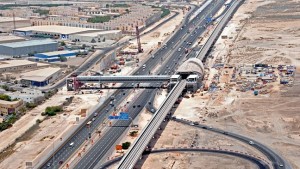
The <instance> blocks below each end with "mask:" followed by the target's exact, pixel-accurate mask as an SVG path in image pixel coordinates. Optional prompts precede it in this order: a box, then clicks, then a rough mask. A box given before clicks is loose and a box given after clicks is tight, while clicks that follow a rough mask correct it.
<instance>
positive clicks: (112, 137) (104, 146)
mask: <svg viewBox="0 0 300 169" xmlns="http://www.w3.org/2000/svg"><path fill="white" fill-rule="evenodd" d="M217 2H218V3H212V4H211V5H210V6H209V7H208V8H206V9H205V10H203V11H202V12H201V15H205V16H209V15H212V14H215V13H216V12H217V11H218V9H220V7H221V6H222V5H223V4H222V3H223V2H222V1H217ZM196 23H198V25H199V27H197V26H198V25H196ZM204 24H205V17H202V18H200V17H198V18H195V19H194V20H193V21H192V22H191V23H190V25H193V27H194V29H193V30H194V31H190V33H187V31H188V29H190V26H189V25H186V26H184V27H183V28H182V29H180V31H179V32H177V33H176V35H175V36H173V37H172V38H170V40H169V41H168V42H167V43H166V47H163V48H161V49H160V50H158V52H157V53H155V54H154V58H153V59H149V60H148V61H147V63H146V65H147V68H149V67H150V69H152V68H153V67H154V66H155V65H157V64H158V63H159V62H160V60H161V58H163V60H166V64H165V66H162V69H161V70H160V71H159V72H158V74H164V75H165V74H172V71H174V69H175V68H176V66H178V64H177V63H179V61H180V60H181V59H183V58H184V55H185V54H184V51H183V50H182V51H181V52H178V51H177V49H178V48H179V47H185V48H187V47H189V44H188V43H187V42H195V40H196V39H197V37H198V36H199V35H200V34H201V33H203V31H204V30H205V28H204V27H201V26H200V25H204ZM177 34H178V35H177ZM174 42H179V43H174ZM175 45H176V46H175ZM166 54H168V55H169V56H171V58H169V59H168V58H167V56H165V55H166ZM145 72H146V73H147V70H145V71H143V70H141V69H139V70H138V71H137V72H136V74H145ZM149 92H151V91H149V90H146V91H145V92H143V93H142V94H141V95H140V96H139V99H138V100H137V101H136V103H134V105H140V106H141V107H144V105H146V104H147V100H148V98H149ZM128 112H129V113H130V116H131V117H132V118H133V119H134V118H135V117H136V116H137V115H138V114H139V112H140V110H137V109H132V107H130V108H129V110H128ZM129 123H130V122H128V121H117V122H116V124H115V126H128V124H129ZM125 131H126V128H125V127H112V128H111V129H110V130H109V131H108V132H107V133H106V134H105V135H104V136H103V138H102V139H101V140H100V141H99V142H97V143H95V145H94V147H93V149H92V150H91V151H89V152H88V153H87V154H86V155H85V156H84V157H82V159H81V161H80V162H79V163H78V164H77V166H76V167H75V168H78V169H79V168H93V167H94V166H95V165H96V164H97V163H101V162H103V160H106V159H105V154H106V153H107V152H109V150H111V148H112V147H114V145H115V144H116V141H117V139H118V138H119V136H121V135H122V133H123V132H125ZM103 158H104V159H103Z"/></svg>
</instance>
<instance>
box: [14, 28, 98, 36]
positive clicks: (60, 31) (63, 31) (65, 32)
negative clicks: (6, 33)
mask: <svg viewBox="0 0 300 169" xmlns="http://www.w3.org/2000/svg"><path fill="white" fill-rule="evenodd" d="M99 31H101V30H100V29H92V28H79V27H69V26H59V25H49V26H47V25H46V26H30V27H25V28H20V29H15V30H14V34H18V35H23V36H30V35H31V36H32V35H38V34H43V35H50V36H55V37H59V38H61V39H69V36H70V35H73V34H79V33H92V32H99Z"/></svg>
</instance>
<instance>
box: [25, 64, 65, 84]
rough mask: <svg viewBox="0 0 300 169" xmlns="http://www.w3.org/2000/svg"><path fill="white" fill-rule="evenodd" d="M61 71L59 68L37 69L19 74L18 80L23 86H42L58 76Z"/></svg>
mask: <svg viewBox="0 0 300 169" xmlns="http://www.w3.org/2000/svg"><path fill="white" fill-rule="evenodd" d="M61 72H62V70H61V68H53V67H49V68H44V69H38V70H34V71H30V72H26V73H23V74H21V76H20V82H21V83H22V84H23V85H25V86H36V87H43V86H46V85H48V84H49V83H52V82H54V81H55V80H56V79H57V78H59V76H60V75H61Z"/></svg>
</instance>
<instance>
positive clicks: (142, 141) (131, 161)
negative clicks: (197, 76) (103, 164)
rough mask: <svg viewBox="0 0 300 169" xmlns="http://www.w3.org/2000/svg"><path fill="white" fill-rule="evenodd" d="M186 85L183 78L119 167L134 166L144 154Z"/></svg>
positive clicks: (122, 168) (127, 167)
mask: <svg viewBox="0 0 300 169" xmlns="http://www.w3.org/2000/svg"><path fill="white" fill-rule="evenodd" d="M185 86H186V81H185V80H182V81H180V82H178V83H177V84H176V85H175V87H174V88H173V89H172V90H171V92H170V93H169V95H168V96H167V98H166V99H165V100H164V102H163V104H162V105H161V106H160V107H159V108H158V110H157V111H156V113H155V114H154V115H153V117H152V118H151V120H150V122H149V123H148V125H147V126H146V127H145V128H144V129H143V130H142V132H141V135H140V136H139V137H138V138H137V139H136V140H135V142H134V143H133V145H132V146H131V148H130V149H129V150H128V151H127V153H126V154H125V156H124V157H123V159H122V160H121V162H120V164H119V166H118V168H119V169H129V168H133V167H134V165H135V163H136V162H137V160H138V159H139V157H140V156H141V155H142V153H143V151H144V149H145V147H146V146H147V144H148V142H149V141H150V140H151V138H152V137H153V135H154V134H155V132H156V130H157V129H158V128H159V125H160V124H161V123H162V121H163V119H164V118H165V117H166V115H167V113H168V112H169V111H170V110H171V108H172V106H173V104H174V103H175V102H176V100H177V99H178V97H179V96H180V95H181V93H182V91H183V89H184V88H185Z"/></svg>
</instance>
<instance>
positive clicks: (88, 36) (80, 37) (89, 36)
mask: <svg viewBox="0 0 300 169" xmlns="http://www.w3.org/2000/svg"><path fill="white" fill-rule="evenodd" d="M121 37H122V31H121V30H110V31H101V32H93V33H83V34H74V35H71V36H70V40H72V41H75V42H90V43H97V42H98V43H99V42H103V41H105V40H118V39H120V38H121Z"/></svg>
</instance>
